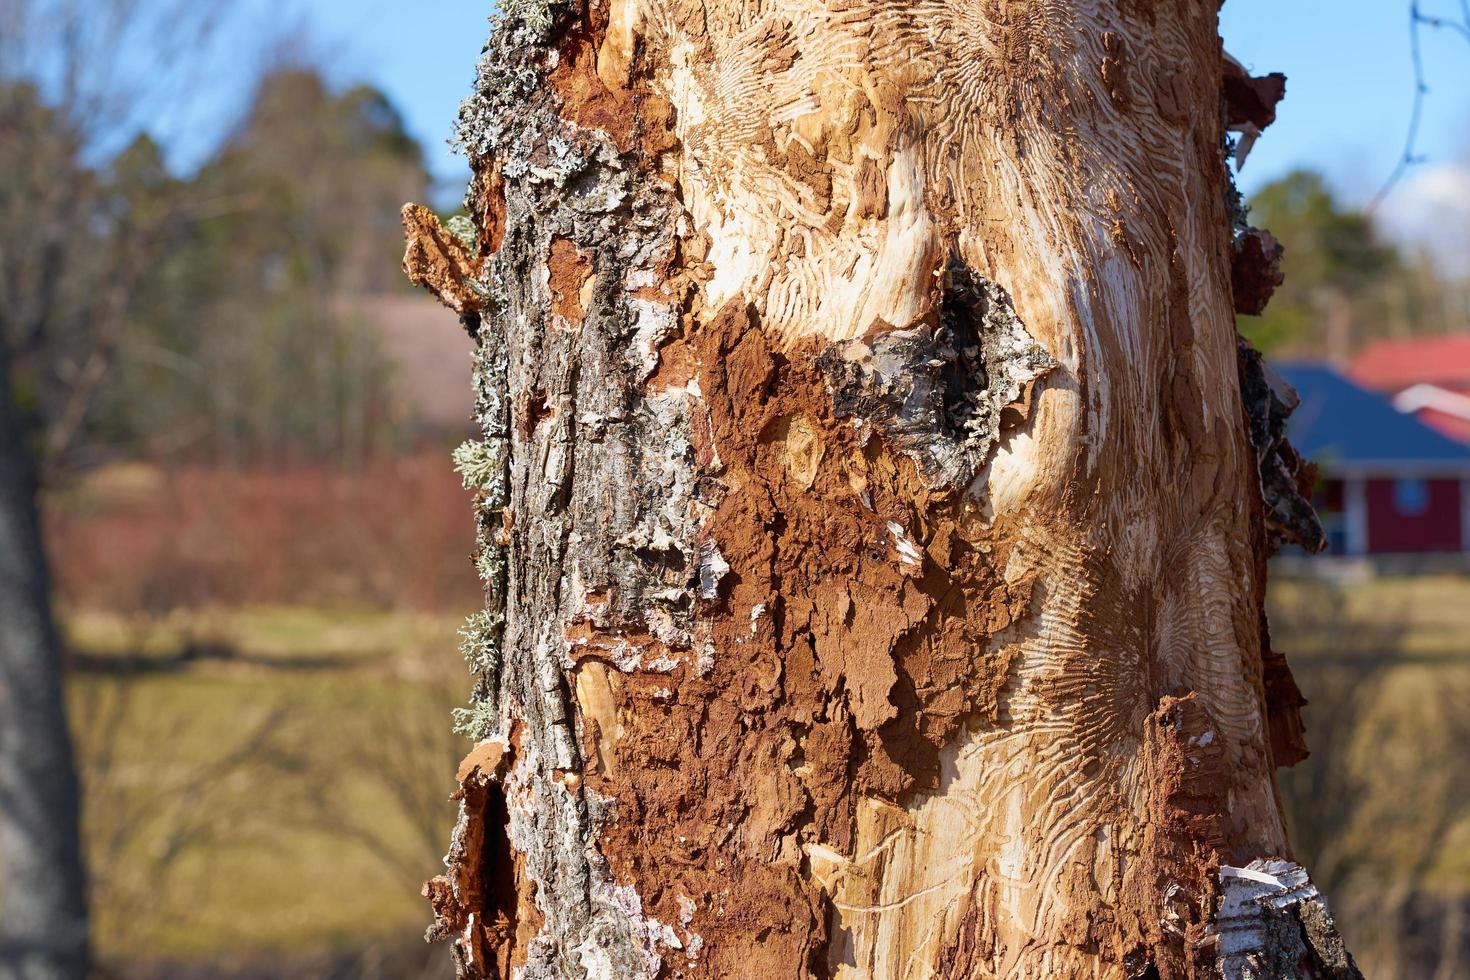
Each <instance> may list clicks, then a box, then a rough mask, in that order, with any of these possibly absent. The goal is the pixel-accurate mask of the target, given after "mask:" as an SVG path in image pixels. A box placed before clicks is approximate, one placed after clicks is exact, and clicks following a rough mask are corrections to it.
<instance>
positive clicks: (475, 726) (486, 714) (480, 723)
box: [454, 701, 500, 742]
mask: <svg viewBox="0 0 1470 980" xmlns="http://www.w3.org/2000/svg"><path fill="white" fill-rule="evenodd" d="M499 727H500V725H499V720H498V719H497V718H496V717H495V712H494V710H493V709H492V707H491V706H490V704H488V703H487V702H484V701H476V702H474V703H473V704H471V705H470V706H469V707H468V708H455V709H454V733H455V734H456V735H463V736H465V737H466V738H471V739H474V740H475V741H476V742H478V741H480V740H481V739H485V738H489V737H490V736H491V735H493V734H495V732H496V730H497V729H498V728H499Z"/></svg>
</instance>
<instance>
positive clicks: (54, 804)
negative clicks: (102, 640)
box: [0, 339, 87, 980]
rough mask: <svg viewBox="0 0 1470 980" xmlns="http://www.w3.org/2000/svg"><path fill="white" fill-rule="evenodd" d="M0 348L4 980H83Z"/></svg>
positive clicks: (74, 883) (53, 659)
mask: <svg viewBox="0 0 1470 980" xmlns="http://www.w3.org/2000/svg"><path fill="white" fill-rule="evenodd" d="M10 370H11V365H10V358H9V351H8V349H7V348H6V346H5V343H4V341H3V339H0V978H4V980H12V978H13V980H80V978H82V977H85V976H86V975H87V907H86V891H85V879H84V877H83V874H82V855H81V838H80V834H79V831H78V825H77V823H78V792H77V777H76V770H75V768H74V766H73V762H72V748H71V735H70V732H69V730H68V728H67V723H66V709H65V705H64V702H63V701H62V690H61V652H60V645H59V644H58V642H57V638H56V628H55V625H54V623H53V621H52V617H51V597H50V583H49V578H48V574H47V568H46V555H45V552H44V551H43V549H42V546H41V526H40V513H39V509H38V507H37V500H36V495H37V470H36V458H35V454H34V444H33V440H32V439H31V438H29V436H30V435H31V432H32V429H31V427H30V426H28V425H27V424H26V419H25V417H24V415H23V414H22V412H21V410H20V409H19V407H18V404H17V402H16V401H15V398H14V392H13V391H12V388H11V374H10Z"/></svg>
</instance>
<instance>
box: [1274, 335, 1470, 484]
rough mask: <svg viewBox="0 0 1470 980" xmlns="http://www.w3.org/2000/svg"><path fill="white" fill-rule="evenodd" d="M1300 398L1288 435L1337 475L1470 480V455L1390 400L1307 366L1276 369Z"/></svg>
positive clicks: (1278, 366)
mask: <svg viewBox="0 0 1470 980" xmlns="http://www.w3.org/2000/svg"><path fill="white" fill-rule="evenodd" d="M1272 367H1274V368H1275V369H1276V370H1277V371H1278V372H1279V373H1280V374H1281V376H1282V377H1284V378H1285V379H1286V381H1287V383H1288V384H1290V385H1291V386H1292V387H1293V388H1295V389H1296V390H1297V394H1298V395H1300V396H1301V400H1302V403H1301V406H1300V407H1299V408H1297V410H1296V412H1295V413H1294V414H1293V415H1292V417H1291V422H1290V424H1289V428H1288V434H1289V436H1290V438H1291V441H1292V444H1293V445H1294V446H1296V448H1297V451H1298V452H1300V453H1301V454H1302V455H1303V456H1305V457H1306V458H1307V459H1310V460H1312V461H1314V462H1316V463H1319V464H1321V466H1322V468H1323V469H1324V470H1326V471H1329V472H1330V471H1333V470H1345V469H1346V470H1395V469H1400V470H1421V471H1423V470H1433V471H1436V472H1464V473H1466V474H1470V449H1467V448H1466V447H1465V446H1462V445H1460V444H1459V443H1457V442H1455V441H1454V440H1452V439H1449V438H1447V437H1445V436H1443V435H1441V434H1440V433H1438V432H1436V431H1434V430H1433V429H1431V428H1430V427H1429V426H1427V425H1425V424H1423V423H1422V422H1420V421H1419V420H1418V419H1416V418H1414V417H1413V416H1412V415H1405V414H1403V413H1401V412H1399V411H1397V410H1395V409H1394V407H1393V405H1392V404H1390V403H1389V401H1388V399H1386V398H1384V397H1383V396H1381V395H1378V394H1376V393H1374V392H1371V391H1368V390H1367V389H1365V388H1362V387H1359V386H1358V385H1356V384H1354V383H1353V382H1352V381H1349V380H1348V379H1347V378H1345V377H1343V376H1342V375H1341V374H1338V373H1337V372H1336V371H1335V370H1333V369H1332V368H1330V367H1327V366H1326V365H1324V364H1316V363H1311V362H1305V361H1294V362H1285V363H1279V364H1273V365H1272Z"/></svg>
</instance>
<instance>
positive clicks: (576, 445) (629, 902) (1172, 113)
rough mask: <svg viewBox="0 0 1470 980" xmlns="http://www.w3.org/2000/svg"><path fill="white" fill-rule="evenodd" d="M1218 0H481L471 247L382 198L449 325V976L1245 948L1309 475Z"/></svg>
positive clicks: (1289, 742)
mask: <svg viewBox="0 0 1470 980" xmlns="http://www.w3.org/2000/svg"><path fill="white" fill-rule="evenodd" d="M1215 7H1216V5H1215V4H1212V3H1194V4H1186V5H1183V6H1182V7H1181V8H1179V9H1174V8H1171V9H1170V10H1169V12H1167V13H1165V12H1163V11H1162V9H1161V8H1159V7H1158V5H1156V4H1153V3H1149V2H1141V0H1116V2H1105V0H1067V2H1041V0H1026V2H1009V3H988V2H982V3H978V4H970V5H956V4H951V3H947V2H944V0H913V2H910V3H907V4H902V5H898V6H881V5H872V4H866V3H864V2H861V0H858V2H843V3H837V4H833V3H830V2H829V3H822V2H816V0H789V2H783V3H782V4H776V5H774V6H770V5H768V6H766V7H763V8H760V9H756V8H751V7H741V6H738V5H734V6H732V5H727V4H720V3H713V2H708V0H585V2H584V0H567V2H564V3H563V2H558V3H552V4H544V3H543V2H541V0H519V2H515V3H508V4H506V5H505V7H504V10H503V13H502V15H501V18H500V21H499V23H498V25H497V27H496V31H495V33H494V35H493V37H492V39H491V43H490V45H489V47H488V48H487V54H486V57H485V60H484V61H483V62H482V64H481V66H480V77H479V84H478V86H477V91H476V94H475V95H474V96H473V97H472V98H471V99H470V100H469V101H467V102H466V103H465V106H464V109H463V111H462V120H461V122H462V125H461V139H462V142H463V144H464V146H465V148H466V149H467V151H468V152H469V153H470V156H471V159H472V162H473V165H474V171H475V175H476V177H475V182H474V185H473V187H472V190H471V194H470V197H469V201H468V203H469V206H470V210H471V212H472V214H473V215H474V218H475V225H476V229H477V234H476V239H475V242H474V246H473V247H470V246H469V245H463V244H457V243H456V240H452V239H451V237H450V236H448V235H447V233H445V232H443V231H442V229H438V228H437V225H436V224H434V223H432V222H431V221H429V220H427V219H426V218H425V217H424V215H423V214H422V213H421V212H412V213H410V214H408V215H406V219H407V220H406V224H407V227H408V231H409V236H410V244H409V256H408V259H407V260H406V266H407V267H408V268H409V271H410V275H411V276H414V277H415V279H416V281H422V282H424V283H425V284H427V285H428V286H429V287H430V288H431V289H433V290H434V291H435V292H437V293H438V294H439V295H440V296H441V297H442V298H444V299H445V301H446V302H447V303H448V304H449V305H450V306H451V307H453V308H456V309H458V310H459V311H460V312H461V313H462V315H463V316H464V319H465V323H466V327H467V328H468V329H469V330H470V331H471V332H472V334H473V335H474V336H476V338H477V340H478V343H479V349H478V354H477V366H478V370H477V387H478V400H477V414H478V417H479V421H480V423H481V425H482V426H483V429H484V437H483V440H482V441H479V442H477V443H473V444H470V445H467V446H466V447H464V448H462V449H461V451H460V452H459V453H458V454H457V461H458V464H459V466H460V469H461V471H462V472H463V473H464V476H465V479H466V483H467V485H469V486H472V487H474V488H476V489H477V490H478V492H479V496H478V505H477V507H478V510H477V513H478V521H479V529H480V531H479V535H480V549H481V550H480V558H479V567H480V572H481V575H482V577H483V578H484V580H485V584H486V596H487V604H486V609H485V611H484V612H483V613H481V614H480V615H479V616H477V617H476V618H475V619H474V620H472V621H471V623H470V624H469V625H468V626H467V628H466V640H465V651H466V655H467V657H468V659H469V660H470V662H471V665H472V667H473V669H474V670H475V672H476V676H477V678H478V682H477V690H476V694H475V699H474V703H473V704H472V706H471V708H470V709H469V710H468V711H466V712H464V713H463V716H462V718H461V724H462V727H463V729H464V730H465V731H467V732H468V733H469V734H471V735H472V736H473V737H474V738H475V739H476V740H477V743H478V744H477V747H476V749H475V750H474V752H473V753H472V754H471V756H470V757H469V758H468V759H467V760H466V763H465V765H464V766H462V767H461V773H460V775H461V791H460V794H459V803H460V812H461V817H460V822H459V826H458V828H457V829H456V831H455V837H454V843H453V846H452V848H451V851H450V854H449V857H448V862H449V870H448V874H447V875H446V876H444V877H443V878H440V879H436V880H435V881H434V882H431V883H430V884H429V886H427V889H426V892H427V894H428V895H429V896H430V897H431V899H432V901H433V904H434V907H435V911H436V915H437V917H438V921H437V924H436V926H435V927H434V929H433V930H431V936H432V937H434V938H450V939H452V940H453V948H454V950H455V955H456V957H457V960H458V963H459V967H460V971H461V974H462V975H464V976H469V977H510V976H517V977H522V978H525V980H534V978H551V977H584V976H585V977H619V978H624V977H655V976H675V977H677V976H689V977H772V978H777V977H782V978H784V977H791V978H799V977H847V978H857V977H883V978H888V977H894V978H897V977H933V976H942V977H989V976H1002V975H1004V976H1007V977H1038V978H1040V977H1056V976H1083V975H1086V976H1099V977H1143V976H1157V977H1160V978H1175V977H1205V976H1220V975H1230V976H1235V975H1246V974H1244V973H1241V972H1240V970H1243V969H1246V967H1239V968H1238V969H1237V966H1232V965H1231V964H1232V963H1235V962H1236V961H1235V960H1231V959H1229V957H1225V958H1222V957H1221V956H1220V951H1221V949H1222V946H1221V943H1222V941H1223V940H1222V933H1221V931H1220V928H1221V921H1222V920H1221V919H1220V915H1221V909H1222V908H1225V907H1226V905H1223V904H1222V903H1227V904H1228V903H1230V902H1232V901H1233V902H1236V905H1239V904H1240V903H1241V902H1244V901H1246V899H1244V898H1240V897H1239V896H1238V895H1236V894H1235V893H1234V892H1232V890H1231V888H1232V885H1231V882H1234V881H1235V879H1234V878H1230V877H1229V875H1228V874H1226V870H1225V869H1229V868H1249V867H1254V866H1255V865H1252V862H1258V861H1269V860H1274V859H1285V858H1287V857H1289V853H1288V845H1287V841H1286V834H1285V829H1284V826H1283V822H1282V819H1281V816H1280V809H1279V799H1278V795H1277V790H1276V784H1275V776H1274V771H1275V767H1276V765H1277V764H1279V763H1283V762H1287V761H1294V758H1295V757H1299V754H1300V751H1301V731H1300V718H1299V714H1298V709H1299V707H1300V694H1299V692H1297V691H1296V688H1295V685H1294V684H1293V683H1292V682H1291V679H1290V672H1289V670H1288V669H1287V668H1286V666H1285V661H1284V660H1282V659H1281V658H1280V657H1279V655H1276V654H1274V653H1273V652H1272V651H1271V650H1270V648H1269V642H1268V641H1269V634H1268V631H1267V630H1266V628H1265V621H1264V615H1263V613H1262V601H1263V596H1264V587H1265V559H1266V556H1267V554H1268V549H1269V548H1270V547H1271V540H1272V539H1284V538H1286V537H1288V536H1290V535H1292V534H1295V535H1296V536H1297V538H1296V539H1297V540H1303V536H1304V535H1308V534H1309V532H1310V528H1311V527H1313V526H1315V525H1314V524H1312V523H1311V516H1310V510H1309V509H1307V510H1306V511H1305V512H1303V511H1302V510H1301V507H1302V506H1303V505H1304V500H1303V499H1302V498H1301V492H1302V491H1303V490H1304V489H1305V485H1304V483H1303V479H1304V477H1303V476H1302V473H1303V471H1302V469H1301V467H1300V460H1299V459H1297V458H1296V456H1295V453H1294V452H1293V451H1291V450H1290V447H1289V446H1287V445H1286V444H1285V442H1284V440H1283V439H1282V437H1281V430H1280V426H1281V422H1282V420H1283V419H1284V413H1285V412H1287V411H1289V409H1290V407H1291V405H1290V398H1289V396H1287V395H1286V394H1285V392H1284V391H1281V390H1278V389H1276V388H1272V387H1271V386H1270V385H1269V383H1268V382H1266V381H1263V380H1262V378H1263V377H1264V375H1262V374H1261V373H1260V370H1259V367H1260V366H1259V361H1258V359H1256V360H1252V359H1251V357H1250V356H1249V354H1248V353H1246V352H1244V351H1238V350H1237V338H1236V335H1235V330H1234V323H1233V312H1234V308H1235V306H1236V305H1237V303H1239V302H1241V301H1242V300H1241V295H1242V294H1243V292H1244V290H1243V289H1241V288H1239V287H1236V286H1233V280H1238V279H1239V276H1240V273H1241V272H1242V271H1243V270H1244V266H1242V264H1241V262H1242V260H1241V256H1242V255H1247V256H1249V252H1248V249H1246V248H1243V247H1242V246H1241V244H1240V243H1241V241H1242V240H1243V238H1244V236H1245V234H1246V231H1248V230H1247V229H1244V225H1243V223H1239V225H1240V227H1239V228H1238V227H1237V224H1238V222H1237V217H1238V216H1237V215H1236V214H1234V213H1232V207H1231V203H1230V202H1231V200H1232V192H1233V189H1232V188H1231V187H1230V186H1229V183H1228V181H1229V178H1228V176H1227V173H1226V171H1225V169H1224V162H1223V150H1222V147H1223V146H1224V141H1225V126H1226V123H1227V121H1229V120H1230V119H1231V118H1233V117H1232V112H1233V110H1231V109H1230V102H1229V99H1230V98H1232V96H1230V95H1229V92H1230V91H1231V90H1229V89H1227V85H1226V78H1227V75H1228V69H1227V67H1226V64H1225V62H1224V60H1223V56H1222V52H1221V50H1220V46H1219V39H1218V35H1217V25H1216V14H1215ZM1267 88H1268V89H1269V86H1268V87H1267ZM1246 89H1248V90H1249V91H1250V92H1256V93H1257V94H1260V93H1259V92H1258V91H1257V88H1256V87H1252V86H1249V85H1248V86H1246ZM1261 91H1266V90H1265V89H1262V90H1261ZM1269 94H1270V93H1269V91H1266V95H1269ZM1272 104H1273V105H1274V102H1273V103H1272ZM1252 118H1254V117H1252ZM1247 260H1248V259H1247ZM1257 278H1260V277H1259V276H1258V277H1257ZM1268 278H1269V277H1268ZM1262 385H1265V387H1264V388H1263V387H1262ZM1243 391H1244V396H1245V397H1243ZM1293 467H1295V468H1293ZM1293 494H1295V495H1296V496H1293ZM1269 867H1272V868H1275V867H1276V865H1274V864H1273V865H1269ZM1293 880H1294V879H1293ZM1286 887H1287V886H1283V888H1286ZM1296 887H1297V886H1296V885H1291V886H1290V888H1292V889H1294V888H1296ZM1288 890H1290V889H1288ZM1292 894H1293V895H1296V894H1298V893H1297V892H1292ZM1293 901H1295V899H1293ZM1313 901H1315V899H1313ZM1288 904H1289V903H1288ZM1285 907H1286V906H1283V905H1278V906H1273V908H1274V909H1276V910H1277V911H1280V910H1281V909H1282V908H1285ZM1230 908H1232V909H1233V908H1235V906H1230ZM1291 908H1292V909H1294V910H1295V911H1293V912H1292V913H1291V914H1292V915H1294V916H1296V918H1295V919H1293V921H1295V922H1299V923H1302V929H1303V930H1306V931H1304V932H1303V933H1302V934H1303V935H1307V933H1308V932H1309V931H1310V930H1312V929H1317V930H1318V933H1315V934H1313V935H1316V936H1317V938H1312V937H1311V936H1308V938H1307V939H1306V940H1304V942H1305V943H1306V944H1307V947H1310V949H1311V950H1317V951H1318V952H1317V953H1314V954H1313V955H1315V956H1316V959H1315V960H1313V959H1312V958H1311V956H1308V955H1307V954H1306V953H1300V954H1299V955H1298V953H1293V954H1292V955H1295V956H1296V958H1297V960H1296V961H1297V962H1298V963H1300V964H1305V965H1302V966H1301V967H1300V971H1301V972H1299V973H1298V974H1297V975H1300V976H1337V975H1339V974H1337V973H1333V972H1331V969H1335V968H1336V967H1332V966H1331V963H1329V960H1330V958H1331V957H1332V956H1334V955H1336V954H1335V953H1332V952H1331V951H1330V949H1329V947H1330V946H1331V944H1330V942H1329V939H1330V936H1331V935H1332V934H1331V930H1330V921H1328V920H1325V919H1324V918H1322V917H1321V916H1318V915H1317V914H1316V912H1315V911H1313V910H1314V909H1315V908H1317V906H1315V905H1312V904H1311V903H1307V902H1305V900H1303V901H1301V902H1297V903H1296V904H1295V905H1292V906H1291ZM1247 911H1248V910H1247ZM1232 914H1234V913H1232ZM1239 914H1240V915H1241V916H1244V915H1246V914H1247V913H1246V912H1240V913H1239ZM1272 914H1275V913H1274V912H1273V913H1272ZM1239 921H1244V920H1243V919H1241V920H1239ZM1272 921H1273V922H1274V921H1276V920H1275V919H1273V920H1272ZM1323 923H1326V924H1325V925H1324V924H1323ZM1242 928H1243V927H1242ZM1273 935H1274V933H1273ZM1293 948H1294V949H1295V947H1293ZM1304 948H1305V947H1304ZM1331 948H1332V949H1335V948H1336V947H1331ZM1323 950H1327V952H1322V951H1323ZM1232 955H1233V954H1232ZM1343 955H1344V956H1345V954H1343ZM1241 962H1245V961H1244V960H1242V961H1241ZM1250 962H1251V963H1257V962H1264V961H1261V960H1259V958H1257V959H1256V960H1251V961H1250ZM1331 962H1333V963H1335V962H1337V961H1336V960H1332V961H1331ZM1347 962H1348V963H1349V966H1350V961H1347ZM1249 968H1250V969H1256V968H1257V967H1256V966H1250V967H1249ZM1231 970H1236V973H1233V974H1232V973H1230V971H1231ZM1313 971H1315V972H1313ZM1259 975H1262V976H1265V975H1271V974H1259Z"/></svg>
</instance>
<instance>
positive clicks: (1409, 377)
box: [1348, 333, 1470, 392]
mask: <svg viewBox="0 0 1470 980" xmlns="http://www.w3.org/2000/svg"><path fill="white" fill-rule="evenodd" d="M1348 374H1349V375H1350V376H1351V377H1352V379H1353V380H1354V381H1356V382H1357V383H1358V384H1360V385H1362V386H1363V387H1365V388H1372V389H1375V390H1377V391H1384V392H1398V391H1402V390H1403V389H1405V388H1408V387H1410V386H1412V385H1416V384H1432V385H1438V386H1439V387H1441V388H1447V389H1449V390H1451V391H1461V392H1463V391H1470V333H1453V334H1444V335H1442V336H1439V337H1415V338H1411V339H1408V340H1380V341H1378V342H1377V343H1374V344H1369V345H1368V346H1367V347H1365V348H1363V350H1362V351H1361V352H1360V353H1359V354H1358V356H1357V357H1355V358H1353V360H1352V363H1351V364H1350V365H1349V366H1348Z"/></svg>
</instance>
